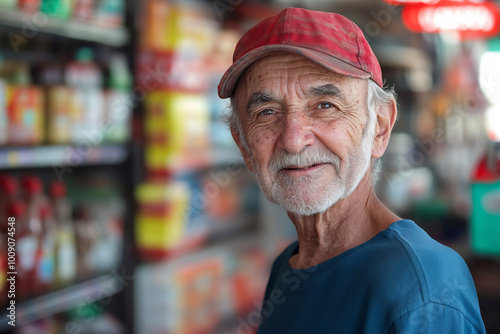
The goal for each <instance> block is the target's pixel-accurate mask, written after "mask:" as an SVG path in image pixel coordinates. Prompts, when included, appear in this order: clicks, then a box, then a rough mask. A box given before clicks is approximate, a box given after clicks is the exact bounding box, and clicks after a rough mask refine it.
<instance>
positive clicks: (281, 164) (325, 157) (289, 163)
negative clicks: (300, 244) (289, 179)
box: [269, 149, 340, 172]
mask: <svg viewBox="0 0 500 334" xmlns="http://www.w3.org/2000/svg"><path fill="white" fill-rule="evenodd" d="M323 163H331V164H332V165H333V166H334V167H335V169H336V170H337V171H338V169H339V165H340V158H339V157H338V156H337V155H335V154H334V153H333V152H331V151H329V150H326V149H324V150H318V149H305V150H302V151H301V152H299V153H289V152H286V151H278V152H277V153H275V154H273V156H272V158H271V161H270V163H269V169H270V170H271V171H273V172H274V171H279V170H281V169H283V168H288V167H299V168H300V167H307V166H311V165H316V164H323Z"/></svg>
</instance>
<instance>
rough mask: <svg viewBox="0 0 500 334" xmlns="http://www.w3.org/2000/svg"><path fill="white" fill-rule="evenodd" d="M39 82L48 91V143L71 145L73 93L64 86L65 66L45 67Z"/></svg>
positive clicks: (49, 65)
mask: <svg viewBox="0 0 500 334" xmlns="http://www.w3.org/2000/svg"><path fill="white" fill-rule="evenodd" d="M38 81H39V82H40V84H41V85H43V86H44V87H45V90H46V97H47V104H46V107H47V120H46V123H47V141H48V142H49V143H51V144H65V143H69V142H70V139H71V130H72V126H73V119H72V112H71V111H72V105H71V103H72V91H71V89H70V88H69V87H68V86H66V85H64V67H63V65H62V64H60V63H49V64H46V65H44V66H43V67H42V68H41V70H40V71H39V75H38Z"/></svg>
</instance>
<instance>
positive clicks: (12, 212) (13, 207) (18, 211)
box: [7, 202, 26, 218]
mask: <svg viewBox="0 0 500 334" xmlns="http://www.w3.org/2000/svg"><path fill="white" fill-rule="evenodd" d="M25 213H26V205H24V203H23V202H13V203H11V204H10V205H9V206H8V207H7V215H8V216H9V217H14V218H19V217H20V216H23V215H24V214H25Z"/></svg>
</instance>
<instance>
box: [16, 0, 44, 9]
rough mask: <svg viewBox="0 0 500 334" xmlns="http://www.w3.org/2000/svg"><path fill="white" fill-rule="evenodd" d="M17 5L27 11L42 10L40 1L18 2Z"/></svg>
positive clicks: (23, 0)
mask: <svg viewBox="0 0 500 334" xmlns="http://www.w3.org/2000/svg"><path fill="white" fill-rule="evenodd" d="M17 5H18V6H19V8H21V9H23V10H25V11H28V12H36V11H38V9H40V0H18V1H17Z"/></svg>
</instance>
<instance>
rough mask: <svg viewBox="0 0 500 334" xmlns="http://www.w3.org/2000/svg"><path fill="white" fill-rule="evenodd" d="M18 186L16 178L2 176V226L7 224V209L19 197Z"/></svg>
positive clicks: (0, 182) (0, 190) (0, 205)
mask: <svg viewBox="0 0 500 334" xmlns="http://www.w3.org/2000/svg"><path fill="white" fill-rule="evenodd" d="M17 191H18V184H17V181H16V179H15V178H14V177H12V176H10V175H7V174H0V219H1V221H0V226H3V224H5V223H6V222H7V217H8V216H7V207H8V205H9V204H10V203H12V202H13V201H14V200H15V199H16V197H17Z"/></svg>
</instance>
